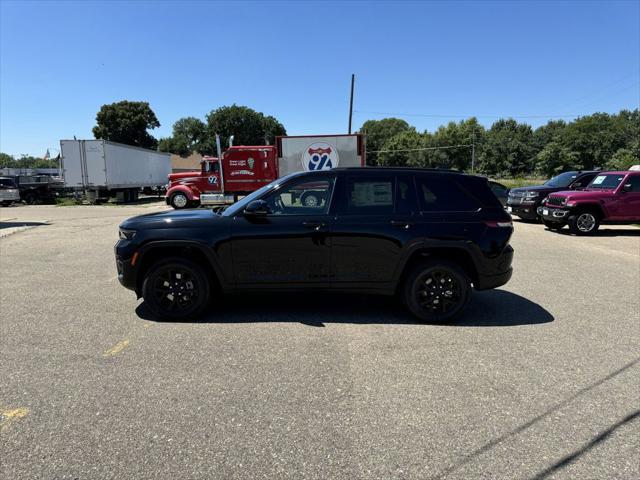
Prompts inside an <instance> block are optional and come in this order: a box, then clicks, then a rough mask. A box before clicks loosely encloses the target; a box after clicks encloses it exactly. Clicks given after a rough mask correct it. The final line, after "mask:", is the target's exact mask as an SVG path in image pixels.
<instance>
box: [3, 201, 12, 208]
mask: <svg viewBox="0 0 640 480" xmlns="http://www.w3.org/2000/svg"><path fill="white" fill-rule="evenodd" d="M11 205H13V202H2V206H3V207H10V206H11Z"/></svg>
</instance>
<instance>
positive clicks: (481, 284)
mask: <svg viewBox="0 0 640 480" xmlns="http://www.w3.org/2000/svg"><path fill="white" fill-rule="evenodd" d="M511 275H513V267H509V269H508V270H507V271H506V272H502V273H500V274H498V275H481V276H479V277H478V281H477V282H476V284H475V285H474V286H475V288H476V290H489V289H492V288H498V287H501V286H502V285H504V284H505V283H507V282H508V281H509V280H510V279H511Z"/></svg>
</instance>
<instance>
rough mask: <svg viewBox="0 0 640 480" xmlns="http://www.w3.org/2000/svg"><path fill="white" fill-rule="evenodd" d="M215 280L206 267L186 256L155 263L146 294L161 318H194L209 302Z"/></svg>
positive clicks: (149, 275)
mask: <svg viewBox="0 0 640 480" xmlns="http://www.w3.org/2000/svg"><path fill="white" fill-rule="evenodd" d="M210 288H211V284H210V282H209V278H208V277H207V274H206V273H205V271H204V270H203V269H202V268H201V267H200V266H199V265H196V264H195V263H193V262H192V261H190V260H187V259H185V258H168V259H166V260H162V261H160V262H158V263H156V264H154V265H153V266H152V267H151V268H150V269H149V271H148V272H147V274H146V276H145V278H144V282H143V284H142V296H143V297H144V302H145V304H146V306H147V307H148V308H149V310H150V312H151V313H152V314H153V316H154V317H156V318H157V319H158V320H190V319H193V318H196V317H197V316H198V315H200V314H201V313H202V312H203V311H204V309H205V308H206V307H207V304H208V302H209V295H210Z"/></svg>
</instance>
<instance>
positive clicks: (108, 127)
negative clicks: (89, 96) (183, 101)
mask: <svg viewBox="0 0 640 480" xmlns="http://www.w3.org/2000/svg"><path fill="white" fill-rule="evenodd" d="M96 122H97V125H96V126H95V127H93V136H94V137H95V138H100V139H104V140H111V141H113V142H119V143H124V144H126V145H133V146H135V147H143V148H155V147H156V145H157V143H158V142H157V140H156V139H155V138H154V137H152V136H151V135H150V134H149V132H147V130H149V129H154V128H157V127H159V126H160V122H159V121H158V118H157V117H156V114H155V113H154V112H153V110H151V107H150V106H149V103H147V102H129V101H127V100H123V101H121V102H116V103H111V104H109V105H103V106H102V107H101V108H100V111H98V114H97V115H96Z"/></svg>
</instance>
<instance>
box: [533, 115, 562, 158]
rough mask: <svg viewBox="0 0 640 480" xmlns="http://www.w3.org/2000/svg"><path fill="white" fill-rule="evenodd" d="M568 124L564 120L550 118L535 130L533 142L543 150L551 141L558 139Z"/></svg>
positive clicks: (537, 147)
mask: <svg viewBox="0 0 640 480" xmlns="http://www.w3.org/2000/svg"><path fill="white" fill-rule="evenodd" d="M566 126H567V122H565V121H564V120H550V121H549V122H547V124H546V125H542V126H540V127H538V128H536V129H535V130H534V131H533V143H534V146H535V149H536V150H537V151H541V150H542V149H543V148H544V147H545V146H546V145H548V144H549V143H551V142H553V141H555V140H558V138H559V137H560V136H561V135H562V132H563V131H564V129H565V128H566Z"/></svg>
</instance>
